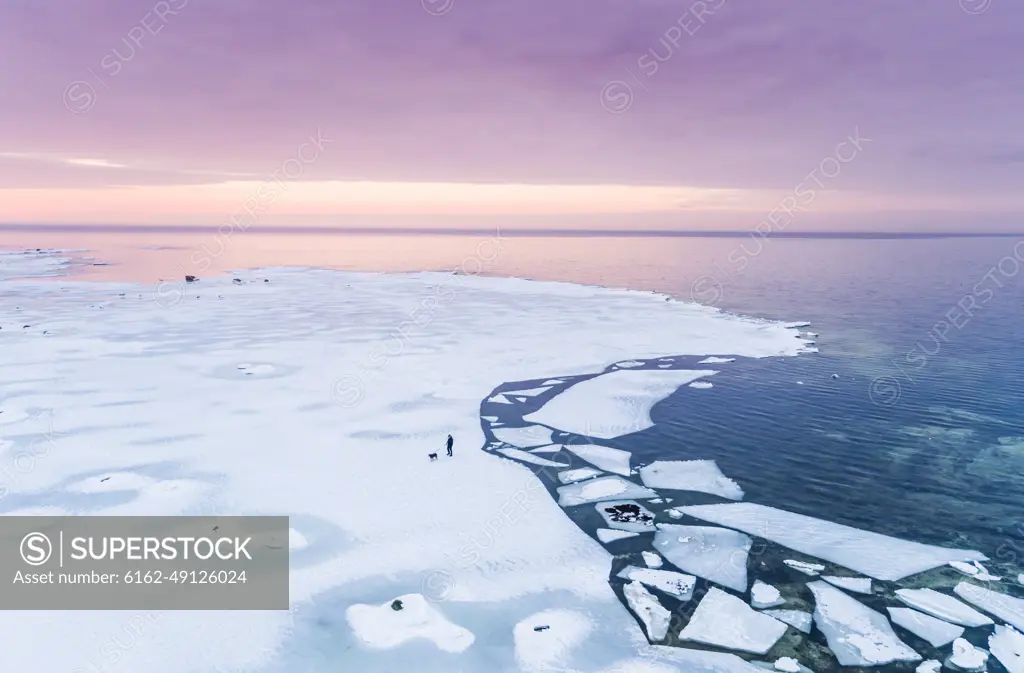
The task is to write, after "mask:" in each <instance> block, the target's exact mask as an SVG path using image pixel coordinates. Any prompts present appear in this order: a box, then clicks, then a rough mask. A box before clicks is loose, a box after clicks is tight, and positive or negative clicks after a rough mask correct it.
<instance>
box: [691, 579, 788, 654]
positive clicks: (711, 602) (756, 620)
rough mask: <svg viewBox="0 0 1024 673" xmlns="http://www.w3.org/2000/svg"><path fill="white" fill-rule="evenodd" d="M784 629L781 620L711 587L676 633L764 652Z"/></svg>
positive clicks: (708, 643) (780, 635)
mask: <svg viewBox="0 0 1024 673" xmlns="http://www.w3.org/2000/svg"><path fill="white" fill-rule="evenodd" d="M785 632H786V625H785V624H783V623H782V622H780V621H778V620H777V619H773V618H772V617H770V616H768V615H766V614H762V613H760V612H757V611H756V610H753V609H751V607H750V606H749V605H747V604H746V603H744V602H743V601H742V600H740V599H739V598H736V597H735V596H733V595H732V594H729V593H726V592H724V591H722V590H721V589H718V588H716V587H711V589H710V590H709V591H708V592H707V594H705V595H704V598H703V600H701V602H700V605H698V606H697V609H696V610H695V611H694V613H693V616H692V617H691V618H690V622H689V623H688V624H687V625H686V627H685V628H684V629H683V630H682V631H681V632H680V633H679V639H680V640H689V641H693V642H696V643H703V644H705V645H713V646H715V647H722V648H726V649H730V650H741V651H743V652H752V653H754V654H765V653H766V652H768V650H770V649H771V648H772V646H773V645H775V643H776V642H778V640H779V638H781V637H782V636H783V634H784V633H785Z"/></svg>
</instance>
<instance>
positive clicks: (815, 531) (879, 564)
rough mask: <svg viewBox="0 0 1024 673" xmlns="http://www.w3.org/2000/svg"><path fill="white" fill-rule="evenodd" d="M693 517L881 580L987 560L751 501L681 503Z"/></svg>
mask: <svg viewBox="0 0 1024 673" xmlns="http://www.w3.org/2000/svg"><path fill="white" fill-rule="evenodd" d="M682 510H683V512H684V513H686V514H689V515H690V516H692V517H695V518H698V519H703V520H705V521H710V522H712V523H717V524H718V525H720V526H729V527H730V528H736V529H738V530H742V531H743V532H745V533H750V534H751V535H757V536H760V537H763V538H767V539H769V540H771V541H772V542H776V543H778V544H781V545H782V546H784V547H789V548H790V549H795V550H796V551H798V552H802V553H804V554H807V555H808V556H814V557H816V558H820V559H824V560H826V561H831V562H833V563H838V564H839V565H841V566H845V567H847V568H850V569H852V570H856V571H857V572H859V573H863V574H864V575H867V576H868V577H873V578H875V579H877V580H887V581H895V580H900V579H903V578H904V577H907V576H908V575H915V574H917V573H920V572H924V571H925V570H930V569H932V568H937V567H939V566H942V565H945V564H947V563H949V562H950V561H970V560H975V559H977V560H984V559H985V555H984V554H982V553H981V552H977V551H961V550H958V549H947V548H946V547H935V546H932V545H926V544H921V543H919V542H910V541H907V540H901V539H899V538H895V537H889V536H888V535H881V534H880V533H872V532H869V531H865V530H860V529H858V528H852V527H850V526H844V525H842V524H838V523H833V522H831V521H825V520H824V519H815V518H813V517H809V516H804V515H802V514H795V513H793V512H787V511H785V510H781V509H775V508H774V507H768V506H766V505H758V504H754V503H750V502H744V503H735V504H732V503H730V504H724V505H696V506H692V507H683V508H682Z"/></svg>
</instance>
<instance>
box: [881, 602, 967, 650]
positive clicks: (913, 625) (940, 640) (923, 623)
mask: <svg viewBox="0 0 1024 673" xmlns="http://www.w3.org/2000/svg"><path fill="white" fill-rule="evenodd" d="M886 609H887V610H888V611H889V619H891V620H892V623H893V624H896V625H897V626H902V627H903V628H905V629H906V630H907V631H910V632H911V633H913V634H914V635H915V636H917V637H918V638H921V639H922V640H926V641H928V643H930V644H931V646H932V647H942V646H943V645H948V644H949V643H951V642H953V641H954V640H956V639H957V638H959V637H960V636H962V635H963V634H964V627H962V626H956V625H955V624H950V623H949V622H947V621H943V620H941V619H937V618H935V617H932V616H930V615H926V614H924V613H923V612H918V611H917V610H911V609H910V608H886Z"/></svg>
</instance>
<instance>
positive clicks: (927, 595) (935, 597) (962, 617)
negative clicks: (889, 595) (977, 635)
mask: <svg viewBox="0 0 1024 673" xmlns="http://www.w3.org/2000/svg"><path fill="white" fill-rule="evenodd" d="M896 598H898V599H900V600H901V601H902V602H904V603H906V604H907V605H909V606H910V607H912V608H917V609H918V610H920V611H921V612H924V613H926V614H929V615H931V616H932V617H936V618H938V619H944V620H945V621H947V622H950V623H953V624H960V625H961V626H987V625H988V624H991V623H992V620H991V619H989V618H988V617H986V616H985V615H983V614H981V613H980V612H978V611H977V610H975V609H974V608H972V607H971V606H969V605H967V604H966V603H962V602H961V601H958V600H957V599H955V598H953V597H952V596H949V595H947V594H943V593H939V592H938V591H935V590H934V589H897V590H896Z"/></svg>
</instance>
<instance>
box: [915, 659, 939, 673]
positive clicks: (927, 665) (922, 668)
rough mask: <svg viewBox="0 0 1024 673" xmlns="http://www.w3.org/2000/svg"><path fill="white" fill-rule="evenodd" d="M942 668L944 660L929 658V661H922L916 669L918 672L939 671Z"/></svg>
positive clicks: (936, 672) (931, 672) (934, 672)
mask: <svg viewBox="0 0 1024 673" xmlns="http://www.w3.org/2000/svg"><path fill="white" fill-rule="evenodd" d="M941 670H942V662H941V661H939V660H938V659H929V660H928V661H922V662H921V663H920V664H918V665H917V668H915V669H914V671H915V672H916V673H939V671H941Z"/></svg>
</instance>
